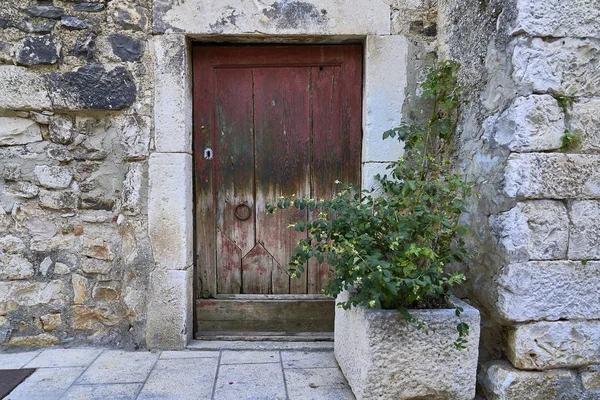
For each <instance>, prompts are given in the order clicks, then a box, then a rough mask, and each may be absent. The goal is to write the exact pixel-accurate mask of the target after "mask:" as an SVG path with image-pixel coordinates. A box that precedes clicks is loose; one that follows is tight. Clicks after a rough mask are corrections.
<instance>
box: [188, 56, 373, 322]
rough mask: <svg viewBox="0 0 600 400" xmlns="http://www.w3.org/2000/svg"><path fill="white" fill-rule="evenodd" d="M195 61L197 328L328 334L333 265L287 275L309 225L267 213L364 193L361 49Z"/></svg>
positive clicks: (292, 215) (295, 216) (296, 215)
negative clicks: (287, 199)
mask: <svg viewBox="0 0 600 400" xmlns="http://www.w3.org/2000/svg"><path fill="white" fill-rule="evenodd" d="M193 63H194V64H193V67H194V160H195V169H196V170H195V174H196V175H195V178H196V187H195V189H196V248H197V272H198V273H197V278H198V279H197V289H198V290H197V293H198V298H199V300H198V301H197V308H196V311H197V313H196V318H197V329H198V331H202V332H206V331H219V332H231V331H252V332H259V331H261V332H287V333H289V332H293V331H296V332H297V331H302V332H308V331H323V330H324V331H327V330H332V323H333V320H332V318H333V317H332V316H333V305H332V302H331V300H326V299H324V298H323V297H322V296H320V295H319V294H320V293H321V289H322V287H323V286H324V285H325V284H326V283H327V281H328V275H329V268H328V267H327V265H319V264H318V263H316V262H311V263H309V265H308V266H306V273H305V274H304V275H303V276H302V278H301V279H290V277H289V276H288V273H287V270H288V263H289V260H290V258H291V256H292V254H293V250H294V248H295V246H296V244H297V242H298V240H299V239H301V238H302V236H303V235H304V236H305V235H306V233H302V232H295V231H294V230H292V229H288V228H287V227H288V225H289V224H290V223H293V222H295V221H297V220H299V219H305V220H306V219H307V218H310V216H309V215H308V214H307V212H306V211H303V212H298V211H294V210H287V211H283V212H278V213H276V214H274V215H266V213H265V206H266V205H267V204H274V203H276V202H277V199H278V198H279V196H290V195H292V194H294V195H296V196H297V197H300V198H301V197H312V198H326V197H330V196H331V195H332V194H333V193H334V191H335V189H336V184H335V183H334V182H335V181H336V180H340V181H343V182H351V183H354V184H356V185H358V184H359V182H360V151H361V92H362V84H361V83H362V47H361V46H360V45H343V46H342V45H335V46H196V47H194V50H193ZM203 299H211V300H203ZM324 310H325V311H324ZM303 314H304V315H303ZM306 314H309V315H306ZM310 314H318V315H310Z"/></svg>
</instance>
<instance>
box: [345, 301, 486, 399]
mask: <svg viewBox="0 0 600 400" xmlns="http://www.w3.org/2000/svg"><path fill="white" fill-rule="evenodd" d="M347 297H348V294H347V293H343V294H341V295H340V296H339V297H338V299H337V301H345V300H346V299H347ZM455 300H456V305H458V306H460V307H462V308H463V309H464V312H463V313H462V314H461V317H460V318H458V317H456V315H455V310H454V309H438V310H412V311H411V313H412V315H413V316H414V317H415V318H417V319H418V320H419V321H422V322H424V323H425V324H426V325H427V326H428V328H429V329H428V332H427V333H425V332H424V331H423V330H422V329H418V327H417V326H416V325H415V324H412V323H409V322H407V321H406V320H405V319H404V317H403V316H402V315H401V314H400V313H399V312H398V311H396V310H375V309H367V308H365V307H358V308H353V309H351V310H344V309H342V308H339V307H336V310H335V340H334V344H335V345H334V350H335V357H336V359H337V361H338V364H339V365H340V368H341V370H342V372H343V373H344V376H345V377H346V379H347V380H348V383H349V384H350V387H351V388H352V391H353V392H354V395H355V396H356V398H357V400H361V399H373V398H377V399H390V400H392V399H393V400H400V399H416V398H427V397H431V398H440V399H456V400H459V399H464V400H467V399H469V400H470V399H472V398H473V397H474V396H475V375H476V372H477V356H478V343H479V322H480V317H479V312H478V311H477V310H476V309H475V308H473V307H471V306H469V305H467V304H465V303H463V302H461V301H460V300H458V299H455ZM459 322H465V323H467V324H468V325H469V326H470V333H469V337H468V338H467V339H468V341H469V345H468V346H467V348H466V349H464V350H457V349H456V348H455V347H454V345H453V342H454V340H456V337H457V333H456V325H457V324H458V323H459Z"/></svg>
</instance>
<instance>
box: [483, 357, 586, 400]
mask: <svg viewBox="0 0 600 400" xmlns="http://www.w3.org/2000/svg"><path fill="white" fill-rule="evenodd" d="M479 383H480V384H481V386H482V387H483V389H484V391H485V395H486V399H489V400H509V399H528V400H550V399H572V400H576V399H584V397H583V396H582V395H583V394H582V388H581V384H580V383H579V380H578V379H577V373H576V372H574V371H569V370H564V369H556V370H552V371H544V372H532V371H520V370H518V369H516V368H514V367H513V366H511V365H510V363H508V362H507V361H493V362H490V363H487V364H484V365H483V367H482V369H481V372H480V375H479ZM588 399H589V400H591V399H592V398H591V397H590V398H588Z"/></svg>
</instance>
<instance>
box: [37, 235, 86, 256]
mask: <svg viewBox="0 0 600 400" xmlns="http://www.w3.org/2000/svg"><path fill="white" fill-rule="evenodd" d="M79 247H80V244H79V241H77V240H76V238H75V236H74V235H56V236H54V237H52V238H51V239H49V240H44V239H35V238H32V240H31V241H30V245H29V249H30V250H32V251H39V252H50V251H55V250H71V251H77V250H78V249H79Z"/></svg>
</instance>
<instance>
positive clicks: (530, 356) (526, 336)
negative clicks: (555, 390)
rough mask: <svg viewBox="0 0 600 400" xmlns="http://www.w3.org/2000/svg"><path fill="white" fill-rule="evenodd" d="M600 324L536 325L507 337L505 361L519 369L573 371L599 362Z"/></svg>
mask: <svg viewBox="0 0 600 400" xmlns="http://www.w3.org/2000/svg"><path fill="white" fill-rule="evenodd" d="M598 343H600V321H556V322H536V323H534V324H528V325H520V326H518V327H517V328H515V329H513V330H511V331H510V332H509V334H508V359H509V360H510V362H511V363H512V364H513V365H514V366H515V367H516V368H519V369H532V370H546V369H554V368H573V367H581V366H584V365H588V364H593V363H599V362H600V351H599V350H598Z"/></svg>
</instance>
